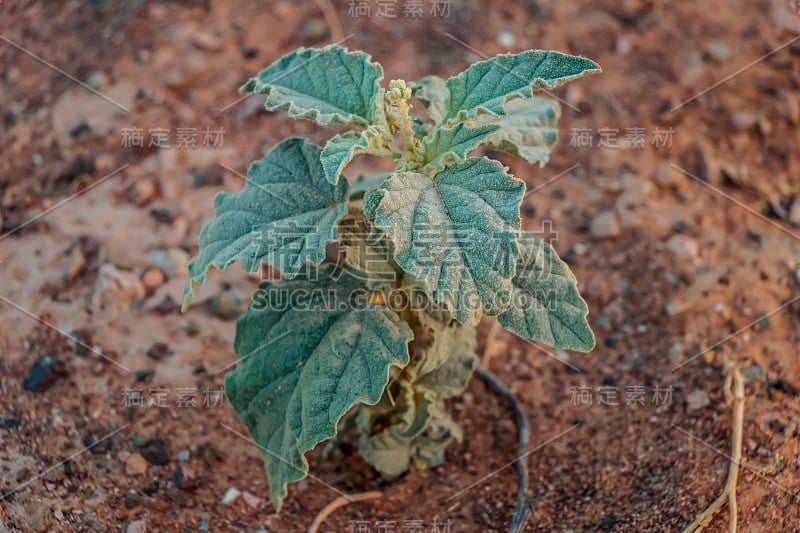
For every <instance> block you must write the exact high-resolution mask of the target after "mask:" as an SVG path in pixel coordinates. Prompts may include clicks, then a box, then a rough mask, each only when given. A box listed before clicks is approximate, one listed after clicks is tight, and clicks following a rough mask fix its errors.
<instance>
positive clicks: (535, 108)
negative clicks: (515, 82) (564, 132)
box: [478, 96, 561, 166]
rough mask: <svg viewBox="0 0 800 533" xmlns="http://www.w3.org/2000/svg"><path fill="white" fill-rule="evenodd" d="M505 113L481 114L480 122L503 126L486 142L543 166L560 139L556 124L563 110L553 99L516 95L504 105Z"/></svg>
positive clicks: (488, 144)
mask: <svg viewBox="0 0 800 533" xmlns="http://www.w3.org/2000/svg"><path fill="white" fill-rule="evenodd" d="M503 109H504V111H505V113H506V116H501V117H499V118H495V117H492V116H491V115H482V116H481V117H480V118H479V119H478V122H479V123H486V124H494V125H496V126H499V127H500V129H499V130H498V131H497V132H496V133H494V134H493V135H492V136H490V137H489V138H488V139H487V140H486V141H485V144H486V145H487V146H490V147H491V148H494V149H496V150H501V151H503V152H507V153H509V154H511V155H514V156H517V157H521V158H522V159H524V160H525V161H527V162H528V163H536V164H539V166H544V164H545V163H547V161H548V160H549V159H550V151H551V150H552V149H553V146H554V145H555V144H556V141H557V140H558V129H557V128H556V124H557V123H558V119H559V117H560V116H561V109H560V107H559V105H558V102H557V101H556V100H553V99H552V98H541V97H537V96H534V97H533V98H515V99H513V100H509V101H508V102H506V103H505V104H504V105H503Z"/></svg>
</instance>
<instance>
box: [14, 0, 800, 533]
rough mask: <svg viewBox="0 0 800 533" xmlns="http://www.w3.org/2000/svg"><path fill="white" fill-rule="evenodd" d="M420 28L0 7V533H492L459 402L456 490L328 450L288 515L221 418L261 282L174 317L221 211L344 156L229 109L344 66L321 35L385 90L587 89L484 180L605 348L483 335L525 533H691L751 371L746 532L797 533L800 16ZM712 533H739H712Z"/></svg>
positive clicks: (610, 10) (389, 22) (503, 453)
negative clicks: (566, 74) (308, 72)
mask: <svg viewBox="0 0 800 533" xmlns="http://www.w3.org/2000/svg"><path fill="white" fill-rule="evenodd" d="M432 3H433V0H426V1H425V2H424V3H423V4H424V6H425V9H424V13H423V17H422V18H407V17H404V9H405V8H404V2H403V1H402V0H401V1H400V2H398V3H397V4H396V5H397V7H396V9H397V12H396V14H397V16H396V18H391V17H389V16H387V14H386V13H381V14H378V13H376V10H377V6H376V4H374V3H373V5H372V8H371V9H372V12H371V14H370V16H366V15H364V16H355V15H356V14H355V13H349V11H350V7H349V5H348V2H345V1H344V0H334V1H333V4H332V6H333V10H332V14H333V17H334V18H328V19H326V18H325V17H324V16H323V13H322V11H320V9H319V7H318V4H317V3H316V2H289V1H269V2H265V3H257V2H244V1H230V2H224V1H206V2H200V1H197V2H181V3H173V2H143V1H134V2H124V3H123V2H113V1H107V2H88V1H70V2H64V3H61V4H60V5H58V4H57V3H45V2H11V1H8V0H6V1H5V2H0V37H2V42H0V63H1V64H2V70H1V71H0V72H2V79H0V101H2V102H3V105H2V113H3V116H2V117H0V120H1V121H2V127H0V202H1V203H0V229H2V232H1V233H0V234H1V235H2V237H0V280H2V283H0V287H1V288H0V385H1V386H0V472H2V487H0V491H3V493H5V494H6V497H5V498H4V499H2V500H0V532H5V531H26V532H27V531H57V532H61V531H101V532H102V531H108V532H111V531H127V532H129V533H136V532H139V531H158V532H161V531H181V532H184V531H185V532H194V531H220V532H228V531H232V532H237V531H247V532H256V531H262V532H264V531H270V532H295V531H305V530H306V528H307V527H308V525H309V524H310V523H311V521H312V519H313V517H314V516H315V515H316V514H317V513H318V512H319V511H320V509H322V508H323V507H324V506H325V505H326V504H327V503H329V502H330V501H331V500H333V499H334V498H336V497H337V496H338V494H337V491H338V492H344V493H357V492H363V491H367V490H378V491H380V492H382V494H383V497H382V498H380V499H375V500H370V501H367V502H362V503H354V504H350V505H348V506H346V507H344V508H342V509H340V510H338V511H336V512H335V513H334V514H333V515H332V516H331V517H330V518H329V519H328V521H327V522H326V524H325V526H323V529H322V531H348V530H353V531H362V532H363V531H398V532H399V531H414V529H412V528H411V526H412V525H414V523H413V522H411V521H412V520H417V521H419V522H417V525H421V527H422V531H426V532H432V531H437V530H438V531H454V532H456V531H457V532H494V531H506V529H507V524H508V522H509V518H510V515H511V511H512V508H513V502H514V497H515V475H514V471H513V468H511V467H509V466H508V465H509V463H510V461H512V460H513V459H514V457H515V452H516V442H517V440H516V439H517V437H516V429H515V426H514V423H513V417H512V415H511V413H510V411H509V409H508V406H507V405H506V404H505V403H504V401H503V400H502V399H501V398H499V397H497V396H496V395H494V394H493V393H491V392H490V391H489V390H488V389H487V388H486V387H485V386H484V384H483V383H482V382H480V381H479V380H477V379H476V380H473V382H472V383H471V384H470V386H469V388H468V390H467V392H466V393H465V394H464V395H463V397H461V398H459V399H457V400H456V401H454V402H452V403H451V404H450V409H451V412H452V413H453V415H454V417H455V418H456V419H457V420H458V422H459V423H460V424H461V425H462V427H463V429H464V433H465V440H464V442H463V443H462V444H460V445H458V446H453V447H452V448H451V449H449V450H448V461H447V463H446V464H445V465H444V466H442V467H438V468H435V469H430V470H412V471H411V472H409V473H408V474H407V475H405V476H404V477H402V478H401V479H399V480H397V481H395V482H393V483H390V484H386V483H382V482H381V481H380V479H379V478H378V476H377V475H376V473H375V472H374V471H372V469H371V468H370V467H369V466H368V465H366V464H365V463H364V462H363V461H362V460H361V459H360V458H359V457H358V454H357V452H356V448H355V442H356V440H355V437H354V436H353V435H345V436H343V438H342V439H341V440H339V441H337V442H336V443H333V444H331V445H328V446H323V447H320V448H319V449H317V450H315V451H314V452H313V453H312V454H310V462H311V468H312V473H313V474H314V476H315V479H311V478H309V479H307V480H305V481H303V482H301V483H298V484H296V485H294V486H292V487H290V492H289V497H288V499H287V501H286V505H285V507H284V510H283V511H282V512H281V513H280V514H277V515H276V514H275V513H274V510H273V509H272V507H271V505H270V504H269V503H268V502H269V500H268V497H267V492H266V478H265V474H264V471H263V468H262V465H261V460H260V458H259V455H258V451H257V450H256V448H255V447H254V446H253V445H252V444H251V443H250V442H248V440H247V437H246V429H245V428H244V427H243V426H242V425H241V424H240V423H239V422H238V420H237V419H236V417H235V415H234V413H233V411H232V409H231V408H230V406H229V405H228V404H227V403H225V401H224V393H222V392H221V387H222V379H223V375H224V372H225V369H226V368H227V367H228V366H229V365H230V364H231V363H232V362H233V361H234V355H233V352H232V349H231V343H232V339H233V331H234V327H233V320H232V319H233V317H235V315H236V314H237V313H238V312H239V311H240V310H241V309H242V308H243V306H246V304H247V299H248V294H249V291H250V289H251V288H252V287H253V285H254V283H255V280H254V279H253V278H252V277H249V276H247V275H245V274H243V273H242V272H241V271H240V270H239V269H238V268H231V269H229V271H226V272H225V273H224V274H222V275H219V276H215V277H214V279H213V281H212V282H211V283H209V285H208V286H206V287H204V288H203V289H202V290H201V292H200V298H199V299H198V302H197V303H196V304H195V305H194V306H193V307H192V308H191V310H190V312H189V313H188V314H185V315H181V314H180V313H178V311H177V306H176V302H178V301H179V300H180V292H181V289H182V286H183V284H184V279H185V278H184V269H185V263H186V261H187V260H188V258H189V257H191V256H192V255H193V254H194V253H195V251H196V240H197V235H198V232H199V229H200V226H201V224H202V222H203V221H204V220H206V219H208V218H209V217H210V216H211V214H212V200H213V197H214V194H215V193H216V191H217V190H227V191H236V190H239V189H240V188H241V187H242V185H243V182H242V179H241V177H240V176H239V175H238V173H241V172H243V171H244V170H245V169H246V168H247V165H248V164H249V162H250V161H252V160H253V159H256V158H258V157H260V156H261V155H262V154H263V153H264V152H265V151H266V150H268V149H269V148H270V147H271V146H273V145H274V144H275V143H277V142H279V141H280V140H281V139H283V138H285V137H288V136H292V135H308V136H310V137H311V138H312V140H314V141H315V142H317V143H321V142H323V141H324V140H325V139H327V138H328V137H330V136H331V135H332V134H333V133H334V132H335V131H337V130H335V129H333V128H327V129H326V128H318V127H316V126H314V125H313V124H311V123H308V122H295V121H291V120H289V119H288V118H287V117H286V115H285V114H284V113H275V114H268V113H266V112H264V111H263V110H262V109H261V104H260V102H259V101H258V99H257V98H245V99H240V95H238V93H237V92H236V90H237V88H238V86H239V85H240V83H241V82H242V81H243V80H245V79H247V77H248V76H250V75H252V74H254V73H256V72H257V71H258V70H260V69H261V68H263V67H265V66H266V65H268V64H269V63H271V62H272V61H273V60H275V59H276V58H278V57H279V56H280V55H282V54H283V53H286V52H288V51H291V50H293V49H294V48H296V47H298V46H301V45H305V46H321V45H324V44H326V43H329V42H332V41H334V40H336V39H335V38H334V37H336V36H337V35H336V33H338V30H337V29H336V20H338V21H339V23H340V24H341V25H342V27H343V29H342V33H343V35H344V36H345V37H346V41H345V44H346V45H347V46H348V47H350V48H351V49H362V50H365V51H367V52H369V53H370V54H372V56H373V57H374V58H375V59H376V60H378V61H379V62H381V63H382V64H383V65H384V68H385V69H386V71H387V78H405V79H416V78H419V77H421V76H423V75H425V74H428V73H437V74H439V75H443V76H447V75H452V74H455V73H457V72H459V71H460V70H462V69H463V68H465V67H466V65H467V64H469V63H471V62H474V61H476V60H478V59H481V58H482V57H483V56H484V55H486V56H491V55H494V54H496V53H500V52H504V51H519V50H524V49H528V48H547V49H558V50H562V51H565V52H570V53H576V54H583V55H586V56H588V57H591V58H593V59H595V60H596V61H597V62H599V63H600V64H601V65H602V67H603V69H604V73H603V74H602V75H600V76H594V77H591V78H587V79H585V80H581V81H578V82H574V83H573V84H571V85H569V86H568V87H565V88H563V89H559V90H558V91H557V92H556V96H557V97H558V98H560V99H561V100H562V111H563V118H562V122H561V125H560V130H561V142H560V145H559V147H558V149H557V150H556V152H555V153H554V155H553V158H552V161H551V164H550V165H549V166H547V167H545V168H544V169H540V168H538V167H531V166H529V165H526V164H524V163H521V162H519V161H515V160H513V159H511V158H504V156H500V157H501V158H503V161H504V162H505V163H506V164H508V165H509V166H510V167H511V170H512V172H513V173H514V174H515V175H516V176H518V177H520V178H522V179H525V180H526V181H527V183H528V185H529V187H532V188H535V187H538V186H542V188H541V189H540V190H538V191H537V192H536V193H535V194H531V195H530V196H528V197H527V200H526V207H525V210H524V214H525V219H524V226H525V229H528V230H530V231H540V232H546V233H547V234H548V235H549V236H550V237H552V238H553V239H554V241H553V242H554V245H555V247H556V249H557V250H558V251H559V253H560V254H561V255H562V256H563V257H565V258H566V259H567V260H568V262H569V263H570V265H571V267H572V269H573V270H574V271H575V273H576V275H577V277H578V279H579V280H580V288H581V292H582V293H583V294H584V296H585V297H586V299H587V301H588V303H589V307H590V321H591V323H592V326H593V328H594V329H595V331H596V333H597V336H598V347H597V349H596V350H595V351H594V352H592V353H591V354H588V355H579V354H572V353H569V354H567V353H555V352H553V351H551V350H547V349H544V348H542V347H540V346H537V345H532V344H529V343H526V342H524V341H522V340H519V339H517V338H515V337H514V336H513V335H511V334H501V335H500V336H498V337H496V338H494V339H493V340H492V341H491V342H490V343H488V345H487V342H486V340H485V339H486V333H487V332H488V331H489V327H490V324H489V323H488V321H487V322H486V323H485V324H482V325H481V328H480V332H481V337H480V343H479V353H481V354H482V355H483V357H484V362H485V363H486V364H487V365H488V367H489V368H490V369H491V370H492V371H493V372H495V373H496V374H497V375H498V376H499V377H500V378H501V379H502V380H503V381H504V382H505V383H507V384H508V385H509V387H511V389H512V390H513V391H514V392H515V393H516V394H517V395H518V397H519V398H520V400H521V401H522V402H523V404H524V405H525V407H526V409H527V411H528V413H529V417H530V424H531V427H532V432H533V434H532V436H531V442H532V445H533V446H534V447H535V450H533V451H532V453H531V454H530V456H529V457H528V461H529V465H530V483H531V489H532V496H533V497H534V498H535V500H534V506H533V511H534V514H533V518H532V519H531V520H530V522H529V524H528V525H527V529H526V530H527V531H572V532H580V531H608V532H611V531H619V532H622V531H625V532H662V531H680V530H682V528H683V527H685V526H686V525H688V524H689V523H690V522H691V520H692V519H693V518H694V516H695V515H696V514H697V513H699V512H700V511H701V510H702V509H704V508H705V507H706V506H707V505H708V504H709V503H710V502H711V501H713V500H714V499H715V498H716V497H717V495H718V494H719V492H720V491H721V490H722V488H723V486H724V483H725V479H726V475H727V469H728V457H727V455H728V453H729V449H730V432H731V419H730V409H729V408H728V407H727V406H726V405H725V403H724V400H723V395H722V383H723V375H722V368H723V364H724V363H725V362H726V361H740V362H742V364H743V365H744V367H745V370H744V373H745V376H746V378H747V385H746V392H747V399H746V411H745V423H744V466H743V468H742V470H741V476H740V480H739V491H738V501H739V531H741V532H753V533H755V532H794V531H800V501H798V494H799V493H800V443H798V436H799V435H800V427H798V424H799V423H800V417H799V416H798V413H800V359H798V348H797V346H798V338H799V337H800V335H798V325H799V324H800V279H799V278H800V270H798V268H797V265H798V262H799V261H800V227H799V226H800V198H798V194H800V154H799V153H798V150H797V147H798V145H800V133H798V124H800V98H799V97H800V40H798V39H800V14H799V13H798V10H800V7H798V6H797V5H795V4H794V3H793V2H789V1H783V0H771V1H770V0H763V1H755V2H746V1H744V0H729V1H718V0H708V1H704V2H688V1H676V2H664V1H657V0H653V1H639V0H624V1H610V0H608V1H606V0H603V1H599V2H590V1H576V2H557V1H555V0H554V1H542V2H532V1H531V2H499V1H494V0H493V1H490V2H480V3H479V2H469V1H465V0H453V2H452V4H451V5H450V8H449V9H450V11H449V13H447V14H446V15H445V14H444V13H443V12H442V13H439V14H438V15H434V14H431V13H430V9H431V7H432ZM440 8H442V9H443V8H444V7H443V6H440ZM351 15H353V16H351ZM331 28H334V30H333V32H332V31H331ZM76 80H77V81H79V82H81V83H77V82H76ZM137 129H138V130H141V133H142V134H143V142H142V144H143V146H141V147H137V146H129V147H126V144H128V145H130V144H131V143H130V142H129V141H130V139H131V136H135V135H136V131H137ZM159 136H161V137H162V138H166V142H167V144H169V146H166V145H164V143H163V142H162V143H161V144H162V146H158V145H157V144H158V143H152V139H153V138H154V137H155V138H156V139H158V138H159ZM192 139H194V142H195V144H194V146H192V143H191V140H192ZM162 140H163V139H162ZM373 163H374V162H373V161H372V160H369V159H367V158H363V159H360V160H358V161H357V163H356V166H357V169H356V171H357V170H359V169H361V170H366V169H368V168H370V167H371V166H372V165H373ZM373 168H374V167H373ZM40 378H41V379H40ZM98 439H100V440H101V442H100V443H99V444H97V445H94V446H92V447H91V449H90V450H86V446H87V445H89V444H92V443H94V442H96V441H97V440H98ZM230 489H235V490H236V491H237V492H239V493H241V494H240V496H239V497H238V498H235V499H234V500H233V501H232V502H230V503H223V499H224V497H225V495H226V493H228V492H229V490H230ZM234 494H235V493H229V494H228V496H229V498H230V497H231V496H232V495H234ZM356 527H362V528H367V529H360V530H359V529H355V528H356ZM446 528H449V529H446ZM723 530H724V531H727V510H723V512H722V513H720V515H719V516H718V517H717V518H716V519H715V520H714V521H713V522H712V524H711V525H710V526H709V528H708V531H723Z"/></svg>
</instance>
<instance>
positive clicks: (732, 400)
mask: <svg viewBox="0 0 800 533" xmlns="http://www.w3.org/2000/svg"><path fill="white" fill-rule="evenodd" d="M724 372H725V386H724V388H723V390H724V392H725V399H726V401H727V403H728V404H731V405H732V406H733V431H732V433H733V435H732V437H731V462H730V464H729V466H728V482H727V483H726V484H725V489H724V490H723V491H722V494H720V495H719V497H718V498H717V499H716V500H714V502H713V503H712V504H711V505H709V506H708V509H706V510H705V511H703V512H702V513H701V514H700V515H699V516H698V517H697V518H695V520H694V522H692V523H691V524H689V527H687V528H686V529H684V530H683V533H695V532H699V531H701V530H702V529H703V528H704V527H705V526H707V525H708V523H709V522H710V521H711V519H712V518H713V517H714V513H716V512H717V511H718V510H719V508H720V507H722V505H723V504H724V503H725V500H728V509H729V510H730V520H729V522H728V533H736V522H737V510H736V482H737V481H738V479H739V467H740V466H741V464H742V432H743V429H742V428H743V425H744V377H743V376H742V372H741V370H740V367H739V365H733V364H732V366H728V367H727V368H725V370H724Z"/></svg>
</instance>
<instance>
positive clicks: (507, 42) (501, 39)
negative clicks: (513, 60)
mask: <svg viewBox="0 0 800 533" xmlns="http://www.w3.org/2000/svg"><path fill="white" fill-rule="evenodd" d="M515 42H516V39H515V38H514V34H513V33H511V32H510V31H502V32H500V33H498V34H497V44H499V45H500V46H502V47H503V48H511V47H512V46H514V43H515Z"/></svg>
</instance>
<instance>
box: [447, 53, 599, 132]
mask: <svg viewBox="0 0 800 533" xmlns="http://www.w3.org/2000/svg"><path fill="white" fill-rule="evenodd" d="M595 72H600V67H599V66H598V65H597V63H595V62H594V61H592V60H590V59H586V58H584V57H579V56H571V55H567V54H562V53H561V52H554V51H547V50H528V51H526V52H521V53H519V54H500V55H498V56H495V57H493V58H491V59H487V60H486V61H480V62H478V63H475V64H474V65H471V66H470V67H469V68H467V69H466V70H465V71H464V72H462V73H461V74H459V75H458V76H454V77H452V78H449V79H448V80H447V81H446V82H445V87H446V88H447V90H448V95H447V96H448V97H447V103H446V105H445V110H446V111H445V116H444V119H443V122H445V121H446V122H458V121H460V120H464V119H467V120H470V119H474V118H476V117H477V116H478V115H481V114H484V113H488V114H491V115H498V116H499V115H502V114H503V113H504V110H503V104H505V103H506V102H507V101H508V100H510V99H512V98H518V97H523V98H528V97H530V96H531V94H532V92H533V91H537V90H542V89H554V88H556V87H558V86H559V85H563V84H564V83H567V82H568V81H571V80H574V79H577V78H580V77H582V76H584V75H586V74H592V73H595Z"/></svg>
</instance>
